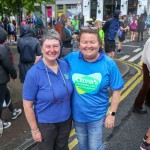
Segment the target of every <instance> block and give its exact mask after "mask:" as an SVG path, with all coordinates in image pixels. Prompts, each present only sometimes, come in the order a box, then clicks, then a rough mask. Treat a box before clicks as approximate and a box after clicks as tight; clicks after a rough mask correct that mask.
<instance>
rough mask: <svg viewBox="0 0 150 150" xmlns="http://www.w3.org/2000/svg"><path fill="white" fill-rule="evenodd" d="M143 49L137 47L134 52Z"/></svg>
mask: <svg viewBox="0 0 150 150" xmlns="http://www.w3.org/2000/svg"><path fill="white" fill-rule="evenodd" d="M141 49H142V48H137V49H135V50H134V51H133V52H134V53H136V52H139V51H141Z"/></svg>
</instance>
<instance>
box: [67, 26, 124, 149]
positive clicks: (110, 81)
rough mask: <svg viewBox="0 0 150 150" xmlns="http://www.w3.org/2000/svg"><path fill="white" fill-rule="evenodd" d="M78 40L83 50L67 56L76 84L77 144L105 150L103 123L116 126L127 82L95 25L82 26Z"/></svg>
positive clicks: (74, 114) (71, 75) (81, 147)
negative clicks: (109, 54) (117, 113)
mask: <svg viewBox="0 0 150 150" xmlns="http://www.w3.org/2000/svg"><path fill="white" fill-rule="evenodd" d="M79 40H80V41H79V48H80V51H78V52H73V53H71V54H69V55H67V56H66V57H65V60H66V61H67V62H68V64H69V66H70V78H71V80H72V83H73V87H74V91H73V95H72V103H71V104H72V107H71V108H72V116H73V120H74V125H75V131H76V135H77V138H78V146H79V150H104V146H103V143H102V132H103V126H104V125H105V127H106V128H113V127H114V124H115V114H116V111H117V107H118V104H119V99H120V94H121V89H122V88H123V86H124V82H123V79H122V77H121V74H120V72H119V70H118V68H117V66H116V64H115V62H114V61H113V60H112V59H111V58H110V57H108V56H107V55H105V53H104V51H102V50H101V45H102V42H101V39H100V37H99V34H98V30H97V28H96V27H83V28H81V32H80V35H79ZM108 88H109V89H110V90H112V99H111V104H110V102H109V95H108V93H109V92H108ZM109 106H110V109H109V111H108V108H109ZM107 111H108V114H107Z"/></svg>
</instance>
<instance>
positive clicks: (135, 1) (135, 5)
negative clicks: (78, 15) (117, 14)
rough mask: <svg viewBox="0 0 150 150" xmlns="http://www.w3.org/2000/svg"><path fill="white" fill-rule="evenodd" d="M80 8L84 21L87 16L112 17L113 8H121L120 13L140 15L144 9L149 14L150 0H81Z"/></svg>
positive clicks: (99, 18)
mask: <svg viewBox="0 0 150 150" xmlns="http://www.w3.org/2000/svg"><path fill="white" fill-rule="evenodd" d="M148 1H149V7H148ZM82 9H83V15H84V18H85V21H86V20H88V19H89V18H94V19H98V20H101V21H103V20H106V19H108V18H110V17H112V14H113V12H114V10H115V9H119V10H121V11H122V15H127V14H129V13H134V14H136V15H141V14H144V13H145V12H146V11H147V13H148V14H150V10H149V9H150V0H82Z"/></svg>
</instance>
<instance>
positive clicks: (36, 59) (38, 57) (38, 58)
mask: <svg viewBox="0 0 150 150" xmlns="http://www.w3.org/2000/svg"><path fill="white" fill-rule="evenodd" d="M40 59H41V56H36V58H35V62H34V64H36V63H37V62H38V61H39V60H40Z"/></svg>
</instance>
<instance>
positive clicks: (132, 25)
mask: <svg viewBox="0 0 150 150" xmlns="http://www.w3.org/2000/svg"><path fill="white" fill-rule="evenodd" d="M130 30H131V41H133V42H134V41H135V36H136V31H137V20H136V17H135V16H134V17H133V20H132V21H131V23H130Z"/></svg>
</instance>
